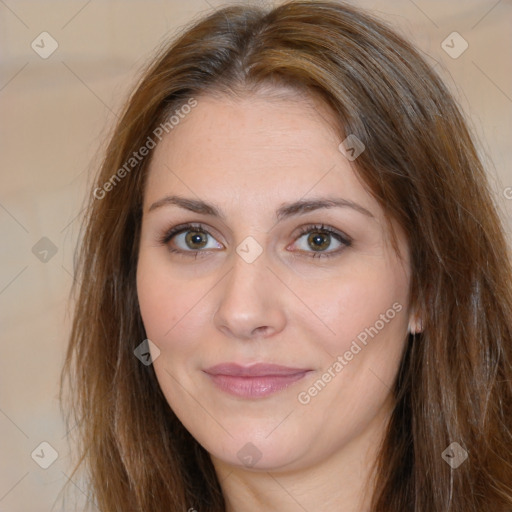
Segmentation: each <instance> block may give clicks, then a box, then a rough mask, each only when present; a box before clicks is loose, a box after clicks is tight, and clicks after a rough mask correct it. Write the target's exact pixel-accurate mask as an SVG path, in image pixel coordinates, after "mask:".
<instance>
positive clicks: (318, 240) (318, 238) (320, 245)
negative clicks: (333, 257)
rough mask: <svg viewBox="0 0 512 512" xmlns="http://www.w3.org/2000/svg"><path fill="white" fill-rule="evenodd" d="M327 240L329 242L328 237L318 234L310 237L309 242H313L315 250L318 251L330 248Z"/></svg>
mask: <svg viewBox="0 0 512 512" xmlns="http://www.w3.org/2000/svg"><path fill="white" fill-rule="evenodd" d="M326 240H327V236H326V235H324V234H319V233H316V234H313V235H310V236H309V241H310V242H313V244H314V246H315V247H314V249H315V250H316V249H325V248H326V247H328V246H329V242H328V241H326ZM322 241H323V242H322Z"/></svg>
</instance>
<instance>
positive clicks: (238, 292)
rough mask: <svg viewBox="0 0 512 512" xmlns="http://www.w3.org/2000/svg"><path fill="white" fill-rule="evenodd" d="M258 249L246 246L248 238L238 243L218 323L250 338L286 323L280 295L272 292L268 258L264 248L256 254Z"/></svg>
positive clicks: (225, 283)
mask: <svg viewBox="0 0 512 512" xmlns="http://www.w3.org/2000/svg"><path fill="white" fill-rule="evenodd" d="M248 243H249V244H251V242H250V241H249V242H248ZM244 249H245V251H244ZM247 249H248V250H247ZM254 249H255V246H251V245H249V246H246V245H244V242H242V243H241V244H240V245H239V246H238V247H237V252H236V253H234V254H233V262H232V267H231V271H230V272H229V273H228V275H227V276H226V278H225V282H224V286H223V287H222V291H221V293H220V294H219V304H218V308H217V311H216V314H215V323H216V325H217V327H218V328H219V329H221V330H223V331H224V332H226V331H229V332H230V334H231V335H232V336H234V337H236V338H249V337H251V336H253V335H254V333H255V332H258V333H259V332H261V331H265V332H267V333H270V332H274V331H279V330H281V329H282V327H283V325H284V314H283V311H282V309H281V305H280V300H279V297H278V295H277V294H275V293H272V294H270V293H269V286H271V283H270V282H269V281H270V280H272V278H273V275H272V272H270V270H269V269H268V268H267V267H268V265H269V261H268V258H267V257H266V254H265V253H264V252H263V251H262V249H261V250H260V253H259V254H258V255H257V256H256V257H254V256H255V252H254Z"/></svg>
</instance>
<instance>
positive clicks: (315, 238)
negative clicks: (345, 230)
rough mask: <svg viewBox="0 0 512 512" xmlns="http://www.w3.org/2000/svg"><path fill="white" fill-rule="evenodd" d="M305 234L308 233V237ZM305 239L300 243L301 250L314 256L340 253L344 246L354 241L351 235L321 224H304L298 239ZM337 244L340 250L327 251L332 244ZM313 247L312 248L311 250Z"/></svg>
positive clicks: (319, 256)
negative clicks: (348, 235)
mask: <svg viewBox="0 0 512 512" xmlns="http://www.w3.org/2000/svg"><path fill="white" fill-rule="evenodd" d="M305 235H308V236H307V237H306V236H305ZM301 239H304V240H303V241H302V243H300V244H299V250H300V251H303V252H305V253H309V254H307V255H308V256H310V257H312V258H321V257H330V256H335V255H337V254H339V253H340V252H341V251H342V250H343V248H344V247H349V246H350V245H351V243H352V241H351V240H350V238H349V237H347V236H346V235H343V234H342V233H340V232H338V231H336V230H334V229H332V228H330V227H325V226H324V225H323V224H321V225H310V226H303V227H302V228H301V230H300V233H299V237H298V239H297V240H298V241H300V240H301ZM333 242H334V245H335V248H336V244H337V247H338V248H340V249H339V250H331V251H326V249H328V248H330V247H331V246H332V245H333ZM311 249H312V250H311Z"/></svg>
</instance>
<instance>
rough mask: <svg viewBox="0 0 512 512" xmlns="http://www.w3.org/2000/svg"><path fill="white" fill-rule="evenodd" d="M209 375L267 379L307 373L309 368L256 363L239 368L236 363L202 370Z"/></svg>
mask: <svg viewBox="0 0 512 512" xmlns="http://www.w3.org/2000/svg"><path fill="white" fill-rule="evenodd" d="M204 371H205V372H206V373H208V374H210V375H230V376H235V377H264V376H265V377H268V376H274V375H296V374H297V373H304V372H307V371H309V368H291V367H289V366H281V365H278V364H267V363H257V364H253V365H251V366H241V365H239V364H236V363H222V364H217V365H215V366H211V367H210V368H207V369H206V370H204Z"/></svg>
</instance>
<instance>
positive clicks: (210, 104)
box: [145, 95, 376, 208]
mask: <svg viewBox="0 0 512 512" xmlns="http://www.w3.org/2000/svg"><path fill="white" fill-rule="evenodd" d="M340 142H341V136H340V135H339V134H338V130H336V121H335V119H334V117H333V115H332V113H331V112H330V111H329V110H328V109H327V107H325V105H324V104H322V103H321V102H320V101H318V100H316V99H314V98H307V97H303V96H294V97H285V96H282V97H270V98H269V97H267V96H263V95H247V96H245V97H237V98H231V97H229V98H228V97H214V96H200V97H198V98H197V106H196V107H195V108H194V109H192V110H191V112H190V113H188V114H187V115H186V116H183V119H181V120H180V122H179V123H178V124H177V125H176V126H175V127H174V128H173V129H172V130H171V131H170V132H169V133H168V134H167V135H165V136H164V137H163V139H162V142H160V143H159V144H158V145H157V147H156V149H155V150H154V154H153V155H152V161H151V164H150V166H149V176H148V181H147V187H146V194H145V196H146V197H145V203H147V201H149V200H153V201H154V200H156V199H158V198H157V197H156V196H157V195H158V194H161V193H163V191H164V190H166V189H173V191H174V192H177V190H176V189H180V190H183V191H186V192H187V195H190V193H191V192H193V193H195V194H197V195H202V196H204V195H208V196H212V195H214V196H216V197H217V198H218V200H221V198H222V197H223V196H226V197H228V198H229V197H233V195H240V194H243V196H244V198H245V199H246V200H247V201H249V200H250V197H251V196H259V197H260V200H261V198H262V197H268V198H270V197H271V196H272V197H274V198H276V199H278V197H279V196H281V195H282V196H283V197H282V199H285V197H284V196H287V197H286V199H292V198H294V199H297V198H298V197H302V196H305V195H307V194H317V193H324V192H326V191H328V192H330V193H332V192H339V193H343V194H345V195H351V196H352V198H354V197H358V198H359V200H364V201H365V202H366V203H367V204H368V205H369V204H370V203H372V202H373V204H374V208H375V207H376V205H375V203H374V201H373V199H372V198H371V197H370V196H369V194H368V193H367V192H366V191H365V190H364V187H363V185H362V183H361V182H360V180H359V178H358V177H357V174H356V173H355V171H354V169H353V165H352V164H351V162H349V161H348V160H347V159H346V158H345V157H344V156H343V155H342V154H341V152H340V151H339V148H338V146H339V144H340ZM187 187H188V188H189V190H187ZM190 189H192V190H190Z"/></svg>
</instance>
